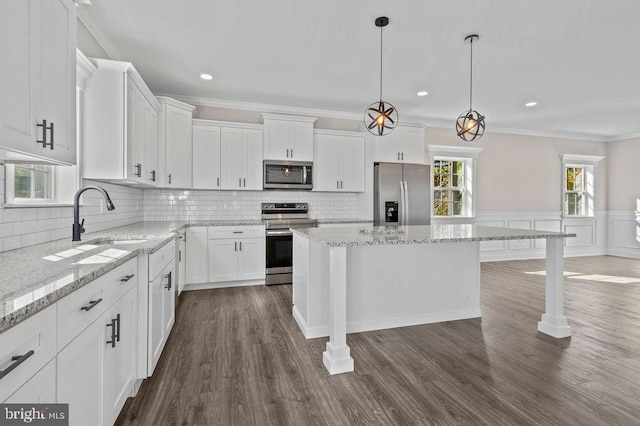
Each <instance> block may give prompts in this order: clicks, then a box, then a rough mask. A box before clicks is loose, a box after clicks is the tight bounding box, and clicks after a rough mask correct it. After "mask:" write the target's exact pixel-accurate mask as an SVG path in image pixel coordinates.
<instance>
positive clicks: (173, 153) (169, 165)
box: [157, 97, 195, 188]
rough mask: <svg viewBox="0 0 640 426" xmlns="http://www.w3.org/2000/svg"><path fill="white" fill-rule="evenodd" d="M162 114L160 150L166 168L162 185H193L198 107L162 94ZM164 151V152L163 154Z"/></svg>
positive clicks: (177, 186) (174, 186)
mask: <svg viewBox="0 0 640 426" xmlns="http://www.w3.org/2000/svg"><path fill="white" fill-rule="evenodd" d="M157 99H158V101H159V102H160V104H161V105H162V112H161V113H160V153H161V162H162V163H163V166H164V167H161V168H162V169H163V172H162V179H161V180H160V183H159V184H160V185H161V186H163V187H167V188H191V186H192V179H193V178H192V170H191V168H192V161H193V158H192V156H193V150H192V140H191V139H192V134H191V132H192V126H193V110H194V108H195V107H193V106H191V105H188V104H185V103H183V102H179V101H176V100H174V99H171V98H165V97H158V98H157ZM162 154H164V155H162Z"/></svg>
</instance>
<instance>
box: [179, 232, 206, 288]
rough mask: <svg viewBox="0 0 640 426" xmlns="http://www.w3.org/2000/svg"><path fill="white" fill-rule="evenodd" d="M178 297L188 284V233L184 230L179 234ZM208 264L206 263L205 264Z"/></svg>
mask: <svg viewBox="0 0 640 426" xmlns="http://www.w3.org/2000/svg"><path fill="white" fill-rule="evenodd" d="M178 238H179V242H178V296H179V295H180V293H182V290H184V286H185V284H186V283H187V242H186V233H185V230H184V229H183V230H182V231H180V233H179V234H178ZM205 263H206V262H205Z"/></svg>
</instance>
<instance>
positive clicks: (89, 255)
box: [0, 220, 262, 333]
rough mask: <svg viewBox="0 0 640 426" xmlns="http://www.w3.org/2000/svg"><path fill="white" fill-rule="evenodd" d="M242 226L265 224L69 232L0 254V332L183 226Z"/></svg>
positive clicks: (175, 225)
mask: <svg viewBox="0 0 640 426" xmlns="http://www.w3.org/2000/svg"><path fill="white" fill-rule="evenodd" d="M242 225H245V226H262V222H261V221H259V220H253V221H247V220H240V221H230V220H217V221H215V220H214V221H190V222H186V221H179V222H138V223H134V224H132V225H127V226H122V227H118V228H112V229H108V230H105V231H99V232H93V233H87V234H82V241H77V242H72V241H71V235H69V238H67V239H63V240H57V241H52V242H49V243H43V244H37V245H34V246H30V247H25V248H21V249H17V250H10V251H6V252H3V253H0V333H2V332H3V331H6V330H7V329H9V328H11V327H13V326H15V325H16V324H18V323H20V322H22V321H24V320H25V319H27V318H28V317H30V316H32V315H33V314H35V313H37V312H39V311H41V310H43V309H45V308H46V307H48V306H50V305H52V304H54V303H55V302H56V301H58V300H59V299H61V298H63V297H64V296H66V295H68V294H70V293H72V292H73V291H75V290H77V289H79V288H81V287H83V286H85V285H87V284H88V283H90V282H91V281H93V280H95V279H96V278H98V277H100V276H101V275H104V274H106V273H107V272H109V271H111V270H112V269H114V268H116V267H117V266H119V265H121V264H123V263H125V262H127V261H128V260H130V259H133V258H134V257H136V256H138V255H139V254H141V253H153V252H155V251H157V250H158V249H159V248H161V247H162V246H163V245H165V244H166V243H167V242H169V241H171V240H174V239H175V238H176V237H177V232H178V231H179V230H181V229H184V228H186V227H189V226H242ZM69 228H71V226H69ZM69 234H71V231H69ZM106 242H109V243H107V244H105V243H106Z"/></svg>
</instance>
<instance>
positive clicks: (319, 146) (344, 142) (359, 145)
mask: <svg viewBox="0 0 640 426" xmlns="http://www.w3.org/2000/svg"><path fill="white" fill-rule="evenodd" d="M314 158H315V161H314V163H313V165H314V172H313V173H314V176H313V179H314V183H313V190H314V191H335V192H343V191H344V192H364V163H365V137H364V136H355V135H350V134H346V133H340V132H331V131H326V132H325V131H319V132H318V131H317V132H316V135H315V141H314Z"/></svg>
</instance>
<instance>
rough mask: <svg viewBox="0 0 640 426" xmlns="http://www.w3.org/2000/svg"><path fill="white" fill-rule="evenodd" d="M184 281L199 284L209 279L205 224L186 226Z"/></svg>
mask: <svg viewBox="0 0 640 426" xmlns="http://www.w3.org/2000/svg"><path fill="white" fill-rule="evenodd" d="M186 235H187V243H186V246H187V253H186V254H187V259H186V260H187V263H186V265H187V267H186V276H187V277H186V283H187V284H201V283H206V282H208V281H209V256H208V249H209V248H208V246H207V244H208V241H209V240H208V238H207V227H206V226H195V227H189V228H187V233H186Z"/></svg>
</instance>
